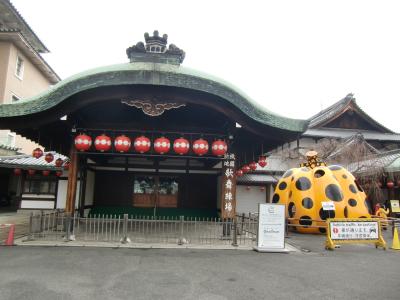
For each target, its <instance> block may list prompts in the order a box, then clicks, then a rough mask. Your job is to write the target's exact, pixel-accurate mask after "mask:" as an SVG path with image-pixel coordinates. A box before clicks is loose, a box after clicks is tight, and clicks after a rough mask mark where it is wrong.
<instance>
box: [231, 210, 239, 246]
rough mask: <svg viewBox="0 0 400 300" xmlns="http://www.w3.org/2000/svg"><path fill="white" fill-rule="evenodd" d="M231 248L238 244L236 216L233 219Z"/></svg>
mask: <svg viewBox="0 0 400 300" xmlns="http://www.w3.org/2000/svg"><path fill="white" fill-rule="evenodd" d="M232 246H234V247H237V246H238V242H237V219H236V216H234V217H233V241H232Z"/></svg>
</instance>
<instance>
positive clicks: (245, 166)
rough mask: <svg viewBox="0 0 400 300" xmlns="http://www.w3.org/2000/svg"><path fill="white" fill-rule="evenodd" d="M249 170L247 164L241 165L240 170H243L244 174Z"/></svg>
mask: <svg viewBox="0 0 400 300" xmlns="http://www.w3.org/2000/svg"><path fill="white" fill-rule="evenodd" d="M250 170H251V169H250V167H249V166H248V165H244V166H243V167H242V171H243V173H244V174H246V173H249V172H250Z"/></svg>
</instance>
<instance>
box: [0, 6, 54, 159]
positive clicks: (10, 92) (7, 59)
mask: <svg viewBox="0 0 400 300" xmlns="http://www.w3.org/2000/svg"><path fill="white" fill-rule="evenodd" d="M48 52H49V51H48V49H47V48H46V46H45V45H44V44H43V43H42V42H41V41H40V40H39V38H38V37H37V36H36V34H35V33H34V32H33V31H32V29H31V28H30V27H29V25H28V24H27V23H26V22H25V20H24V19H23V18H22V16H21V15H20V14H19V13H18V11H17V10H16V9H15V7H14V6H13V5H12V4H11V2H10V1H9V0H0V104H10V103H15V102H18V101H21V99H25V98H30V97H32V96H34V95H36V94H38V93H40V92H42V91H44V90H46V89H48V88H49V87H50V86H51V85H53V84H55V83H57V82H58V81H59V80H60V78H59V77H58V75H57V74H56V73H55V72H54V71H53V70H52V69H51V67H50V66H49V65H48V64H47V63H46V61H45V60H44V59H43V58H42V57H41V53H48ZM0 145H4V146H7V147H13V148H18V149H20V150H19V152H22V153H31V152H32V150H33V149H34V148H35V147H37V144H35V143H33V142H32V141H30V140H27V139H25V138H23V137H21V136H19V135H16V134H15V133H13V132H11V131H9V130H0Z"/></svg>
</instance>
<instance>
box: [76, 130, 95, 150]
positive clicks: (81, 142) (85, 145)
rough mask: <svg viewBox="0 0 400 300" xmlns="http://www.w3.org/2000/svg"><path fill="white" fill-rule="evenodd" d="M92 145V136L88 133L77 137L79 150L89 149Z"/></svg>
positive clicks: (77, 148)
mask: <svg viewBox="0 0 400 300" xmlns="http://www.w3.org/2000/svg"><path fill="white" fill-rule="evenodd" d="M90 146H92V138H91V137H90V136H88V135H86V134H80V135H77V136H76V137H75V148H76V150H78V151H87V150H89V149H90Z"/></svg>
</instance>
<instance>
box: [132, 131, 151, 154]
mask: <svg viewBox="0 0 400 300" xmlns="http://www.w3.org/2000/svg"><path fill="white" fill-rule="evenodd" d="M133 146H134V148H135V151H136V152H139V153H146V152H147V151H149V150H150V147H151V142H150V139H149V138H147V137H145V136H143V135H142V136H139V137H138V138H136V139H135V142H134V143H133Z"/></svg>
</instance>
